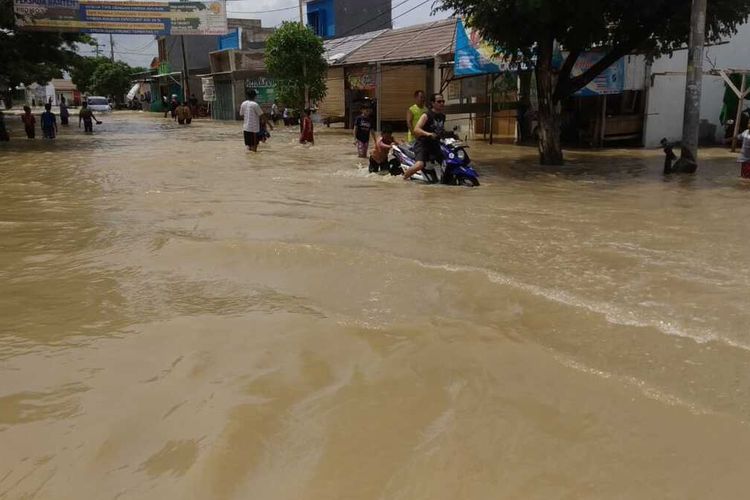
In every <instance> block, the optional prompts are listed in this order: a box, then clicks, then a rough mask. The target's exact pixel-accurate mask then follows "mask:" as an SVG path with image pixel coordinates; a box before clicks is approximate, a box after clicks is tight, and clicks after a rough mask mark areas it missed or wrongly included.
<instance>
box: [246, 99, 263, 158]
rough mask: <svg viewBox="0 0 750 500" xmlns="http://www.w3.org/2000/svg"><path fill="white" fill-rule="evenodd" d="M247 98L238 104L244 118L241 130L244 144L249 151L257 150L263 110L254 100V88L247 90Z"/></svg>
mask: <svg viewBox="0 0 750 500" xmlns="http://www.w3.org/2000/svg"><path fill="white" fill-rule="evenodd" d="M246 95H247V100H246V101H245V102H243V103H242V105H241V106H240V116H241V117H243V118H244V123H243V125H242V130H243V132H244V136H245V146H247V149H248V150H250V151H258V142H259V140H258V132H260V121H261V120H262V119H263V110H262V109H261V108H260V104H258V103H257V102H255V96H256V95H258V93H257V92H256V91H255V90H254V89H250V90H248V91H247V94H246Z"/></svg>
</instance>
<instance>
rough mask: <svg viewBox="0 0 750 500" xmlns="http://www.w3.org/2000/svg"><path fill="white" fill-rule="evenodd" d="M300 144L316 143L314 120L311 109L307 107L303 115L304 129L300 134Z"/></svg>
mask: <svg viewBox="0 0 750 500" xmlns="http://www.w3.org/2000/svg"><path fill="white" fill-rule="evenodd" d="M299 142H300V144H305V143H308V142H309V143H310V144H315V138H314V137H313V122H312V118H310V110H309V109H306V110H305V112H304V114H303V117H302V130H301V131H300V134H299Z"/></svg>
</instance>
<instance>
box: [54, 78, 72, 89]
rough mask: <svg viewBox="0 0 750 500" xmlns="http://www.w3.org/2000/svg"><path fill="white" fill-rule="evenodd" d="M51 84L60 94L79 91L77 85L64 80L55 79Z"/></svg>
mask: <svg viewBox="0 0 750 500" xmlns="http://www.w3.org/2000/svg"><path fill="white" fill-rule="evenodd" d="M50 83H51V84H52V85H53V86H54V87H55V90H56V91H58V92H61V91H71V90H78V88H77V87H76V86H75V84H74V83H73V82H72V81H70V80H65V79H63V78H53V79H52V81H51V82H50Z"/></svg>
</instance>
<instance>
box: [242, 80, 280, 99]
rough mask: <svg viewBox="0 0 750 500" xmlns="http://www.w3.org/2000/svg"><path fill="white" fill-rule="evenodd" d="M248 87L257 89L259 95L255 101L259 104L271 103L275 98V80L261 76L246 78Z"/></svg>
mask: <svg viewBox="0 0 750 500" xmlns="http://www.w3.org/2000/svg"><path fill="white" fill-rule="evenodd" d="M245 88H246V89H255V91H256V92H257V93H258V95H257V96H256V97H255V102H257V103H258V104H271V103H273V100H274V98H275V93H274V89H273V80H272V79H271V78H266V77H265V76H261V77H258V78H253V79H250V80H245Z"/></svg>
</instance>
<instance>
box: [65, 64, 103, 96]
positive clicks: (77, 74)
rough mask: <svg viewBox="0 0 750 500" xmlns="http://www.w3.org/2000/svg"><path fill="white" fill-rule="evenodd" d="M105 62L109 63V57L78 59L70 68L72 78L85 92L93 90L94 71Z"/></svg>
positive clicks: (79, 88)
mask: <svg viewBox="0 0 750 500" xmlns="http://www.w3.org/2000/svg"><path fill="white" fill-rule="evenodd" d="M104 62H107V63H108V62H109V59H107V58H106V57H81V58H79V59H78V61H76V63H75V64H74V65H73V67H72V68H71V70H70V78H71V80H73V83H75V85H76V87H77V88H78V90H80V91H81V92H82V93H84V94H88V93H91V92H92V91H93V86H92V79H93V76H94V71H96V68H98V67H99V65H100V64H102V63H104Z"/></svg>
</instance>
